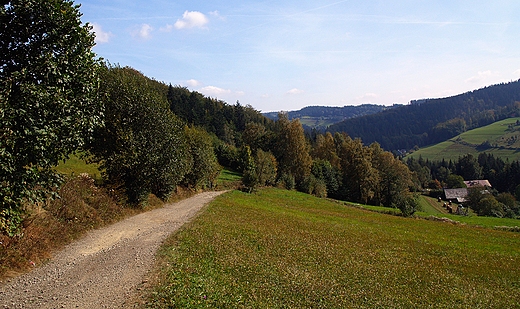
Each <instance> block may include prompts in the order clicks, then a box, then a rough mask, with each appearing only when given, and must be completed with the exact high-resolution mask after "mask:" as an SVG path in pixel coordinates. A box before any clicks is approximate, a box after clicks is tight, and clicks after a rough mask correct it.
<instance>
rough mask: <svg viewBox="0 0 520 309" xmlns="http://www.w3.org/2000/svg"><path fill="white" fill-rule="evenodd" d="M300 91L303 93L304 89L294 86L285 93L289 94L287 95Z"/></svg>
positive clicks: (299, 92)
mask: <svg viewBox="0 0 520 309" xmlns="http://www.w3.org/2000/svg"><path fill="white" fill-rule="evenodd" d="M302 93H305V91H304V90H301V89H296V88H293V89H291V90H289V91H287V92H286V94H289V95H295V94H302Z"/></svg>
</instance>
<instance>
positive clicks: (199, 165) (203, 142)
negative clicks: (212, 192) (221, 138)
mask: <svg viewBox="0 0 520 309" xmlns="http://www.w3.org/2000/svg"><path fill="white" fill-rule="evenodd" d="M184 134H185V135H186V141H187V143H188V149H189V153H190V155H191V157H192V161H193V166H192V168H191V170H190V172H189V173H188V174H186V176H185V183H186V184H187V185H188V186H190V187H193V188H196V189H201V188H212V187H214V185H215V182H216V180H217V178H218V175H219V174H220V170H221V167H220V165H219V164H218V162H217V157H216V156H215V152H214V151H213V146H212V142H211V138H210V136H209V134H208V133H207V132H206V131H204V130H203V129H199V128H194V127H185V129H184Z"/></svg>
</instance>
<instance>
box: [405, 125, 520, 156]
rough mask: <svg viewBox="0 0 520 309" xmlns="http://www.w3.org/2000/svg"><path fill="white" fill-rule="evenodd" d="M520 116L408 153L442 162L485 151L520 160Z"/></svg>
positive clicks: (476, 154)
mask: <svg viewBox="0 0 520 309" xmlns="http://www.w3.org/2000/svg"><path fill="white" fill-rule="evenodd" d="M517 122H518V123H520V118H518V117H516V118H508V119H504V120H502V121H497V122H495V123H492V124H490V125H487V126H485V127H481V128H478V129H473V130H470V131H467V132H464V133H462V134H460V135H457V136H456V137H454V138H451V139H449V140H447V141H444V142H442V143H439V144H435V145H432V146H429V147H425V148H421V149H419V150H418V151H415V152H414V153H412V154H409V155H408V156H407V158H408V157H410V158H415V159H418V158H419V157H420V156H421V157H423V158H424V159H428V160H433V161H439V160H442V159H445V160H457V159H458V158H459V157H462V156H463V155H465V154H468V153H469V154H473V155H474V156H478V154H479V153H481V152H485V153H488V154H493V155H494V156H495V157H500V158H502V159H504V160H505V159H509V160H510V161H513V160H520V125H517Z"/></svg>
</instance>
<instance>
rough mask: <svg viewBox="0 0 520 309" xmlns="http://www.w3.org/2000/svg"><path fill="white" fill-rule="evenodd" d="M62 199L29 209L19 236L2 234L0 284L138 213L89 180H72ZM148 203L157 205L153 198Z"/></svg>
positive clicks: (61, 194)
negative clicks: (78, 240) (90, 232)
mask: <svg viewBox="0 0 520 309" xmlns="http://www.w3.org/2000/svg"><path fill="white" fill-rule="evenodd" d="M59 195H60V196H61V198H60V199H56V200H48V201H47V203H46V205H27V207H28V212H27V213H28V215H27V217H26V218H25V220H24V222H23V228H22V231H21V233H20V234H19V235H17V236H14V237H8V236H6V235H2V234H0V248H2V250H1V251H0V282H1V281H2V280H5V279H7V278H10V277H14V276H17V275H19V274H21V273H24V272H26V271H28V270H30V269H31V268H33V267H35V266H38V265H40V264H42V263H44V262H45V261H47V260H48V259H49V258H50V257H51V256H52V254H53V252H55V251H56V250H58V249H59V248H61V247H63V246H64V245H66V244H67V243H70V242H71V241H72V240H74V239H76V238H78V237H79V236H81V235H82V234H83V233H85V232H86V231H87V230H90V229H93V228H97V227H101V226H104V225H106V224H110V223H112V222H115V221H117V220H120V219H122V218H123V217H125V216H128V215H131V214H134V213H136V212H137V211H139V210H137V209H130V208H125V207H123V206H122V205H121V204H120V203H117V202H116V201H115V199H114V198H113V196H112V195H110V194H109V193H108V192H107V191H106V190H105V189H103V188H99V187H97V186H96V185H95V184H94V180H93V179H92V178H90V177H88V176H77V177H74V178H70V179H69V180H68V181H67V182H65V183H64V184H63V185H62V186H61V188H60V190H59ZM155 199H157V198H155ZM148 203H149V204H155V202H154V198H153V197H150V199H149V201H148Z"/></svg>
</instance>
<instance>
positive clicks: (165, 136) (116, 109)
mask: <svg viewBox="0 0 520 309" xmlns="http://www.w3.org/2000/svg"><path fill="white" fill-rule="evenodd" d="M100 92H101V95H100V99H101V100H102V102H103V104H104V105H105V110H106V112H105V126H104V127H103V128H100V129H99V130H97V131H96V132H95V138H94V140H93V141H92V143H90V144H89V147H88V150H89V151H90V152H91V153H92V154H93V155H94V158H95V159H94V161H96V162H99V163H100V164H101V167H102V168H103V169H104V170H105V172H104V176H105V177H106V178H107V180H109V182H111V183H113V184H116V185H118V186H120V187H121V188H122V189H124V191H125V192H126V195H127V196H128V199H129V201H130V202H131V203H139V202H140V201H142V200H143V199H144V198H146V197H147V195H148V194H149V193H153V194H155V195H157V196H158V197H160V198H165V197H166V196H167V195H168V194H169V193H170V192H171V191H172V190H173V189H174V188H175V187H176V186H177V184H179V183H180V182H181V181H182V179H183V178H184V176H185V175H186V173H188V172H189V170H190V169H191V166H192V163H193V162H192V160H191V157H190V155H189V152H188V148H187V145H186V140H185V135H184V130H183V128H184V126H183V123H182V122H181V121H180V120H179V119H178V118H177V117H176V116H175V115H173V114H172V113H171V112H170V111H169V109H168V106H167V103H166V100H165V98H164V96H163V95H162V94H160V93H158V92H157V91H156V89H155V87H154V84H153V81H151V80H150V79H148V78H146V77H144V76H143V75H142V74H141V73H139V72H137V71H135V70H133V69H131V68H120V67H109V68H106V69H105V70H103V75H102V83H101V87H100Z"/></svg>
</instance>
